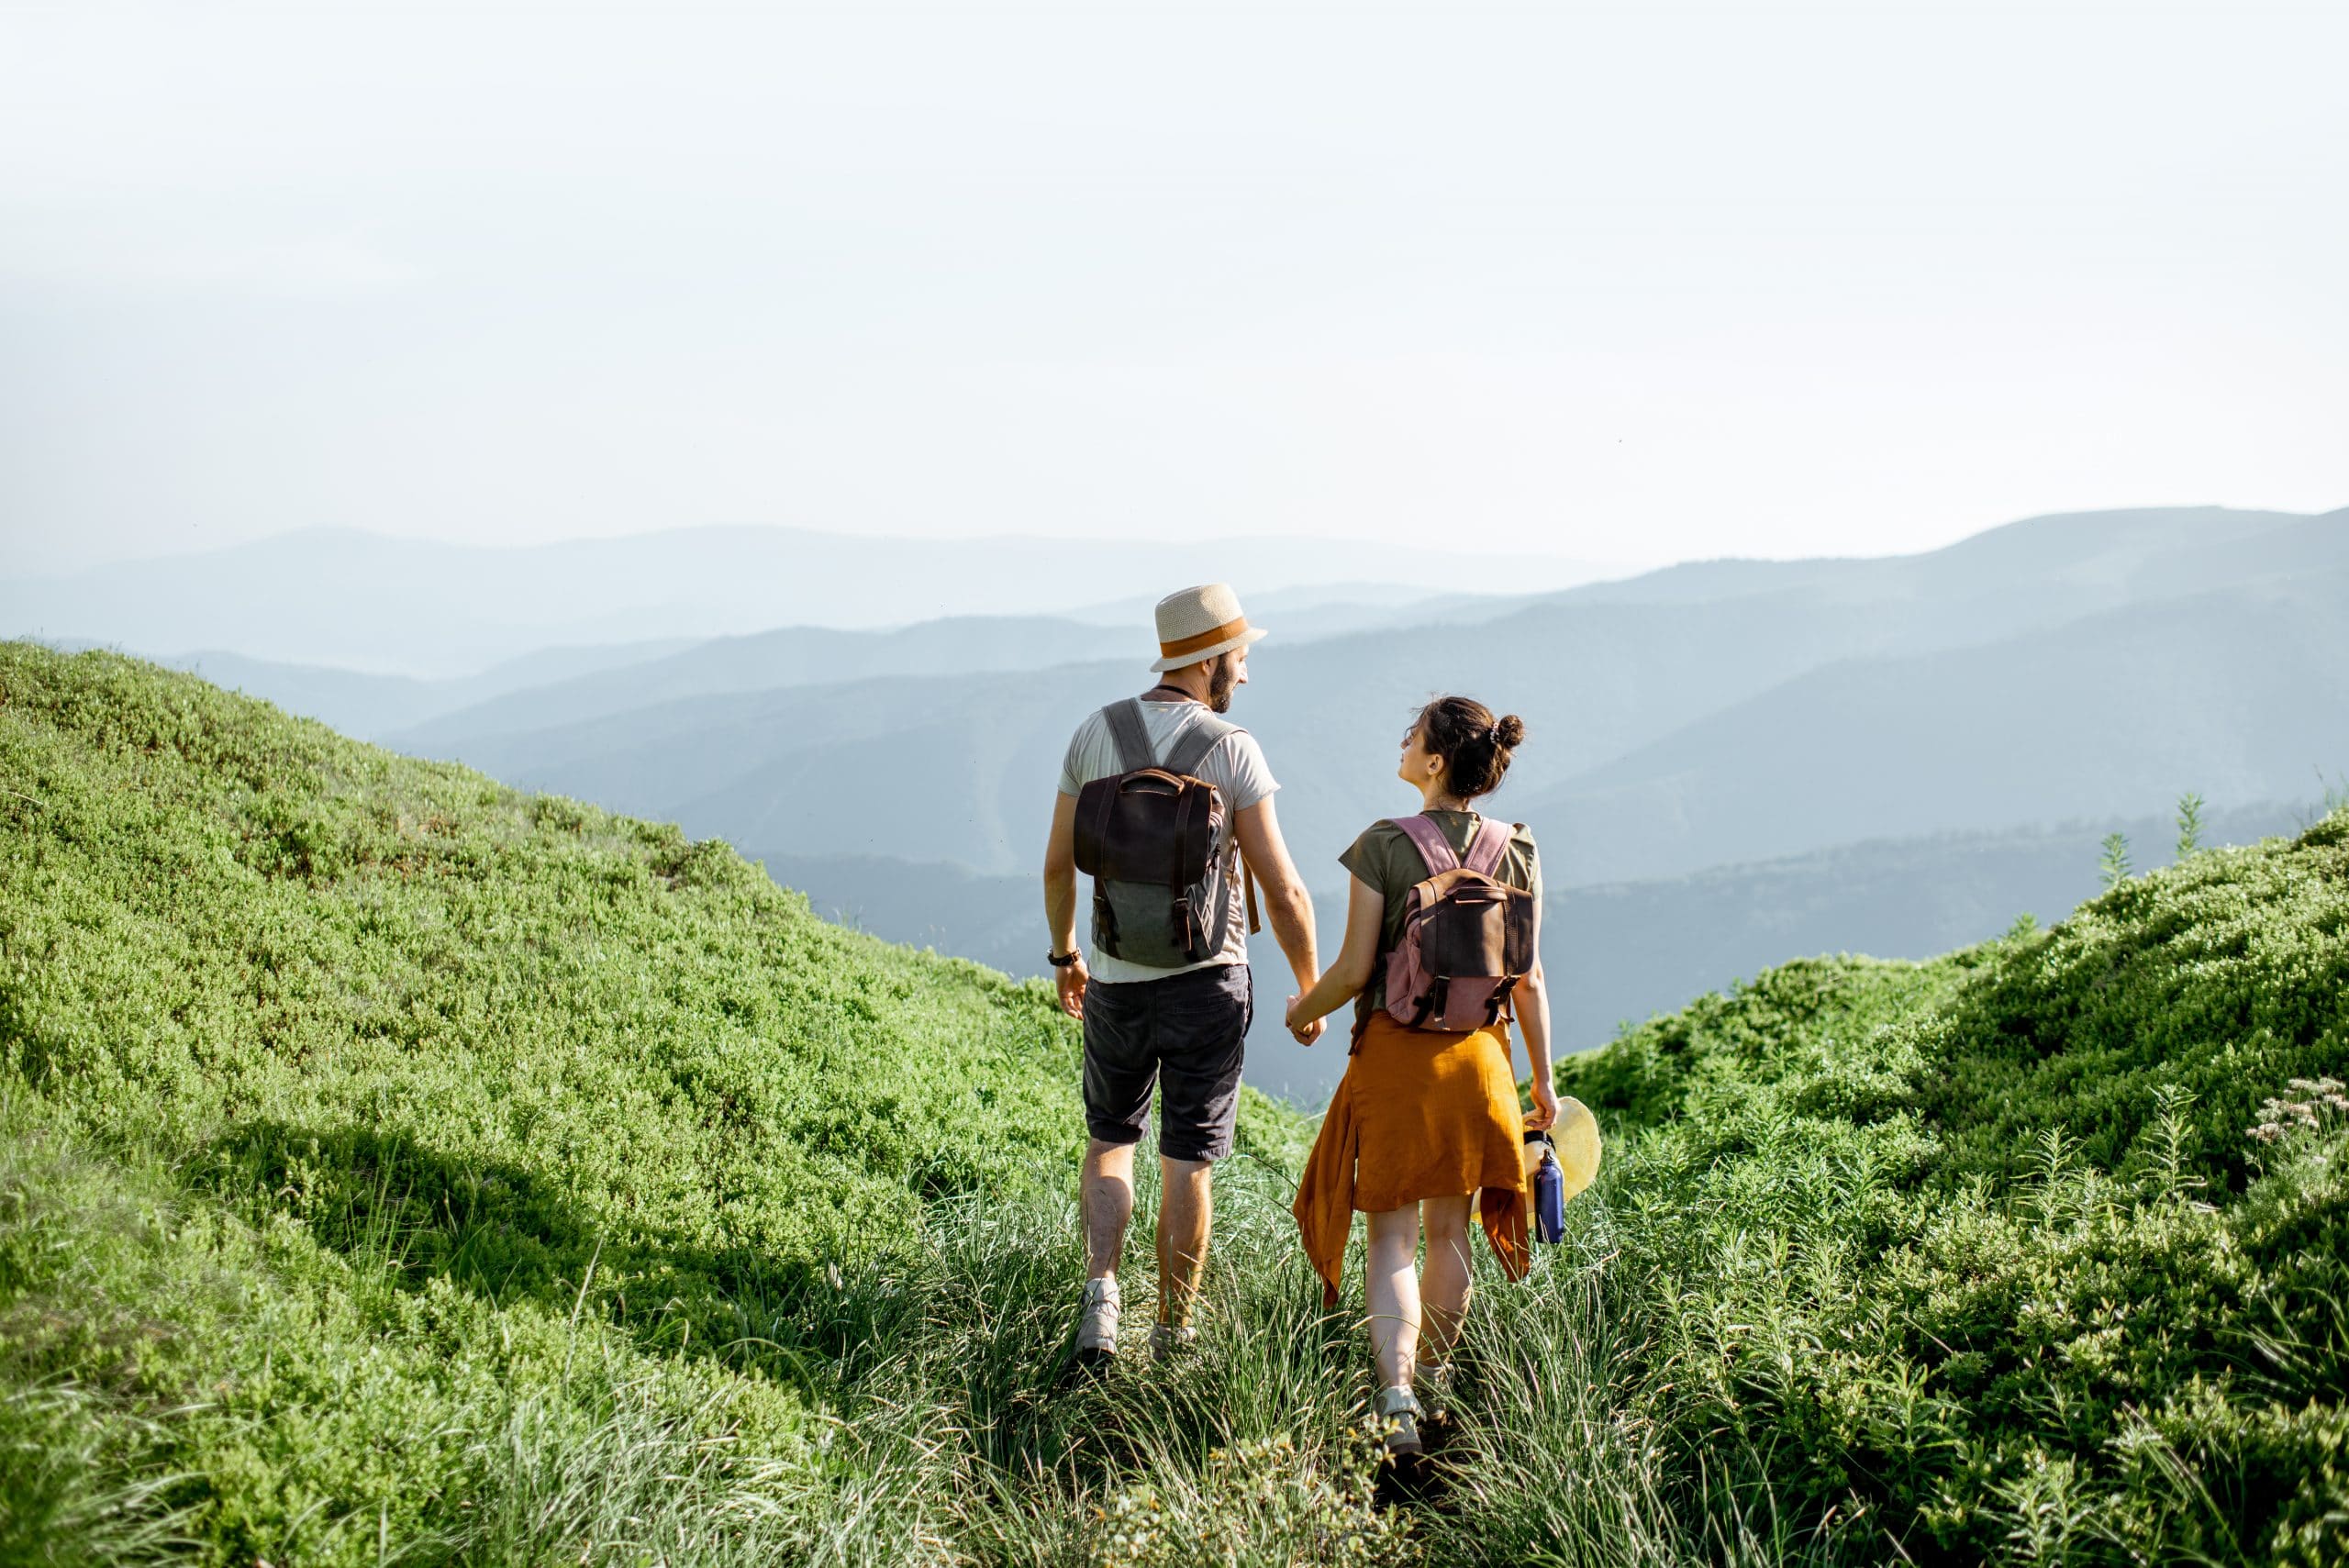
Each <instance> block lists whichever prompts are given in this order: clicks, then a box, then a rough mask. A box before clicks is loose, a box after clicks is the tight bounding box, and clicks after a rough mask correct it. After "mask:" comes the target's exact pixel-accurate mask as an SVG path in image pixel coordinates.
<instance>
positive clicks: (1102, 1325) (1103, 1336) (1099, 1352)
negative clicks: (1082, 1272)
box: [1076, 1279, 1118, 1366]
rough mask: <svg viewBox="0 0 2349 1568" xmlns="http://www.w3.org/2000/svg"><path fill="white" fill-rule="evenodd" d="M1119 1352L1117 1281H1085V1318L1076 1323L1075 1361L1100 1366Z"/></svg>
mask: <svg viewBox="0 0 2349 1568" xmlns="http://www.w3.org/2000/svg"><path fill="white" fill-rule="evenodd" d="M1117 1353H1118V1282H1117V1281H1116V1280H1114V1279H1089V1280H1086V1281H1085V1316H1084V1317H1082V1318H1078V1319H1077V1324H1076V1359H1077V1360H1078V1361H1079V1362H1083V1363H1084V1364H1085V1365H1086V1366H1099V1365H1100V1364H1102V1363H1103V1362H1107V1361H1108V1360H1109V1358H1110V1357H1112V1356H1114V1355H1116V1354H1117Z"/></svg>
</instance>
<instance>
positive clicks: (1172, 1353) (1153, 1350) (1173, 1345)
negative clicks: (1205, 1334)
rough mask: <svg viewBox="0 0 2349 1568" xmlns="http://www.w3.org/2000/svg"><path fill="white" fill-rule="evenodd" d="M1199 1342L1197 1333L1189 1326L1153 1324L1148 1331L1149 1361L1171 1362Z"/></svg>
mask: <svg viewBox="0 0 2349 1568" xmlns="http://www.w3.org/2000/svg"><path fill="white" fill-rule="evenodd" d="M1198 1342H1199V1331H1198V1330H1197V1329H1194V1328H1192V1327H1191V1326H1190V1325H1189V1324H1187V1323H1186V1324H1185V1325H1183V1326H1182V1327H1181V1328H1179V1329H1178V1328H1176V1327H1175V1325H1174V1324H1172V1323H1153V1324H1152V1325H1151V1329H1150V1359H1151V1360H1152V1361H1156V1362H1171V1361H1173V1360H1174V1359H1175V1357H1176V1356H1179V1355H1181V1354H1182V1353H1183V1352H1184V1351H1187V1350H1189V1349H1190V1348H1191V1347H1192V1346H1193V1345H1196V1344H1197V1343H1198Z"/></svg>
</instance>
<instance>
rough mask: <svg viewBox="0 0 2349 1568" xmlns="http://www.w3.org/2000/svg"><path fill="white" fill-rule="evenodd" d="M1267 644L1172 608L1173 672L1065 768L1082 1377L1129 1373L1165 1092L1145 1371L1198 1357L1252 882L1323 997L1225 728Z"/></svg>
mask: <svg viewBox="0 0 2349 1568" xmlns="http://www.w3.org/2000/svg"><path fill="white" fill-rule="evenodd" d="M1263 636H1264V633H1263V632H1262V631H1259V630H1256V629H1253V628H1251V627H1250V626H1249V625H1248V620H1247V617H1245V616H1244V615H1242V614H1241V609H1240V600H1239V597H1238V595H1234V594H1233V593H1232V591H1231V589H1230V587H1228V586H1227V585H1225V584H1221V583H1214V584H1207V585H1206V586H1203V587H1197V588H1186V589H1184V590H1183V591H1181V592H1180V593H1176V594H1170V595H1167V596H1166V597H1165V598H1163V599H1162V600H1160V601H1159V605H1158V646H1159V653H1160V655H1161V657H1160V658H1159V660H1158V662H1156V663H1154V664H1152V666H1151V668H1152V670H1153V671H1155V672H1157V673H1158V676H1159V681H1158V684H1157V685H1155V686H1153V687H1152V689H1151V690H1149V691H1147V692H1144V693H1143V694H1142V695H1141V696H1140V697H1139V698H1132V699H1127V700H1124V701H1120V702H1117V703H1112V704H1111V705H1110V706H1108V707H1106V708H1103V709H1102V710H1100V711H1099V712H1097V713H1095V714H1093V715H1091V716H1089V717H1087V718H1086V719H1085V722H1084V723H1082V724H1080V725H1078V726H1077V728H1076V734H1075V735H1074V738H1072V739H1071V740H1070V741H1069V746H1068V756H1067V758H1066V760H1065V761H1064V762H1063V763H1062V766H1061V780H1060V796H1059V799H1058V801H1057V802H1056V803H1055V805H1054V806H1053V810H1052V840H1051V842H1050V843H1049V844H1048V845H1047V846H1046V848H1045V851H1044V917H1045V919H1046V922H1047V923H1048V924H1049V925H1050V927H1051V929H1052V954H1051V958H1052V967H1053V971H1054V977H1055V979H1056V981H1057V983H1058V985H1059V989H1060V1001H1061V1006H1063V1008H1065V1009H1066V1010H1067V1011H1068V1013H1069V1014H1070V1015H1071V1016H1072V1017H1074V1018H1082V1019H1084V1020H1085V1131H1086V1133H1087V1134H1088V1140H1087V1142H1086V1144H1085V1173H1084V1179H1083V1186H1082V1204H1083V1207H1084V1213H1085V1299H1084V1308H1083V1313H1084V1315H1083V1318H1082V1320H1081V1321H1080V1322H1079V1324H1078V1327H1077V1335H1076V1353H1077V1357H1078V1359H1079V1360H1080V1361H1081V1362H1084V1363H1085V1364H1087V1365H1098V1364H1100V1363H1102V1362H1106V1361H1108V1359H1109V1358H1110V1357H1112V1356H1114V1355H1116V1354H1117V1353H1118V1308H1119V1298H1118V1262H1119V1257H1120V1255H1121V1254H1122V1252H1123V1251H1124V1248H1125V1240H1126V1227H1127V1224H1128V1222H1129V1221H1130V1219H1131V1218H1132V1217H1133V1207H1134V1184H1133V1168H1134V1145H1135V1144H1136V1143H1137V1142H1139V1141H1140V1140H1141V1129H1142V1123H1143V1122H1144V1121H1145V1120H1147V1119H1148V1118H1149V1116H1150V1105H1151V1095H1152V1088H1153V1086H1154V1087H1155V1088H1156V1089H1157V1092H1158V1153H1159V1165H1160V1170H1161V1172H1162V1173H1163V1188H1162V1196H1161V1199H1160V1203H1159V1215H1158V1322H1157V1325H1156V1327H1154V1328H1153V1329H1152V1330H1151V1334H1150V1348H1151V1353H1152V1355H1153V1356H1156V1357H1158V1358H1161V1359H1163V1358H1164V1357H1166V1356H1168V1355H1170V1354H1172V1353H1174V1352H1175V1350H1176V1349H1177V1348H1178V1347H1181V1346H1184V1345H1187V1344H1189V1343H1190V1342H1191V1341H1193V1340H1196V1339H1197V1337H1198V1330H1197V1329H1194V1328H1193V1327H1192V1326H1191V1307H1192V1303H1193V1301H1194V1300H1195V1299H1196V1297H1197V1294H1198V1288H1199V1276H1200V1274H1201V1273H1202V1271H1203V1270H1204V1268H1205V1266H1206V1263H1207V1255H1208V1226H1209V1220H1210V1215H1211V1208H1212V1196H1211V1195H1212V1182H1213V1176H1214V1169H1215V1162H1217V1161H1218V1160H1219V1159H1221V1158H1222V1157H1223V1156H1224V1155H1226V1154H1228V1153H1230V1151H1231V1129H1232V1120H1233V1117H1234V1115H1235V1113H1236V1112H1237V1110H1238V1108H1239V1100H1240V1069H1241V1057H1242V1055H1243V1053H1244V1051H1245V1048H1246V1040H1247V1034H1248V1024H1249V1020H1250V1018H1252V1015H1253V1012H1254V1007H1253V1003H1252V991H1251V989H1250V983H1249V974H1248V926H1249V916H1250V914H1252V904H1253V899H1252V897H1243V894H1242V884H1243V882H1245V881H1246V880H1248V879H1249V878H1252V880H1253V881H1254V883H1256V884H1259V885H1261V886H1262V888H1263V890H1264V899H1265V908H1266V912H1267V914H1268V915H1269V917H1270V918H1271V920H1272V925H1273V934H1274V936H1275V938H1276V939H1277V940H1279V942H1280V945H1281V951H1282V952H1283V953H1285V954H1286V955H1287V958H1288V962H1289V967H1290V969H1291V970H1292V971H1293V972H1294V973H1295V974H1296V977H1297V989H1298V991H1299V993H1300V994H1301V993H1303V992H1305V991H1307V990H1309V989H1311V987H1312V985H1313V984H1314V982H1315V981H1316V980H1317V979H1319V971H1318V969H1317V967H1316V964H1315V959H1314V951H1313V904H1312V901H1311V900H1310V899H1309V898H1308V897H1307V896H1306V893H1305V888H1304V884H1302V883H1300V882H1299V881H1298V880H1297V868H1296V866H1295V865H1294V864H1292V863H1291V862H1290V861H1289V858H1288V851H1287V849H1286V847H1285V846H1284V845H1283V844H1282V842H1281V832H1280V827H1279V825H1278V823H1277V822H1276V821H1275V819H1274V817H1273V792H1274V791H1275V789H1277V788H1278V787H1279V785H1278V784H1275V782H1274V780H1273V774H1272V770H1271V769H1270V768H1269V767H1267V766H1266V765H1265V762H1264V749H1263V748H1262V747H1260V746H1258V745H1257V744H1256V739H1255V737H1254V736H1252V735H1250V734H1249V733H1248V732H1247V731H1246V730H1244V729H1241V728H1239V727H1238V726H1236V725H1233V724H1231V723H1230V722H1229V721H1227V720H1225V719H1223V718H1221V717H1219V715H1221V714H1222V713H1224V712H1225V711H1227V710H1228V709H1229V708H1230V706H1231V695H1232V693H1233V692H1234V691H1235V690H1236V689H1237V688H1239V687H1240V686H1241V685H1244V684H1246V683H1247V680H1248V649H1249V646H1250V645H1251V644H1252V643H1253V642H1255V641H1256V640H1257V639H1259V638H1261V637H1263ZM1236 862H1244V868H1245V872H1244V874H1243V871H1242V866H1241V863H1236ZM1080 869H1082V870H1084V871H1085V872H1086V873H1089V874H1091V876H1092V877H1093V885H1094V898H1093V908H1092V921H1091V936H1092V940H1091V941H1090V943H1089V944H1088V946H1087V948H1082V949H1081V948H1080V947H1079V946H1078V944H1077V935H1076V877H1077V873H1078V871H1079V870H1080ZM1316 1031H1317V1032H1318V1026H1316ZM1301 1038H1306V1039H1308V1040H1309V1039H1310V1036H1309V1035H1308V1036H1304V1037H1301Z"/></svg>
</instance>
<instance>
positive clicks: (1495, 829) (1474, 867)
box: [1461, 817, 1517, 876]
mask: <svg viewBox="0 0 2349 1568" xmlns="http://www.w3.org/2000/svg"><path fill="white" fill-rule="evenodd" d="M1516 837H1517V824H1516V823H1514V822H1497V821H1495V820H1494V819H1493V818H1492V817H1486V818H1484V819H1483V820H1482V821H1480V822H1479V823H1477V824H1476V836H1475V838H1474V839H1471V840H1469V841H1468V854H1467V857H1466V858H1465V859H1464V860H1463V861H1462V862H1461V863H1462V864H1463V865H1465V866H1466V867H1467V868H1468V869H1469V870H1470V871H1473V872H1475V873H1476V874H1477V875H1478V876H1493V875H1495V874H1497V873H1498V872H1499V871H1500V867H1501V857H1502V856H1503V855H1506V854H1508V846H1509V842H1510V840H1514V839H1515V838H1516Z"/></svg>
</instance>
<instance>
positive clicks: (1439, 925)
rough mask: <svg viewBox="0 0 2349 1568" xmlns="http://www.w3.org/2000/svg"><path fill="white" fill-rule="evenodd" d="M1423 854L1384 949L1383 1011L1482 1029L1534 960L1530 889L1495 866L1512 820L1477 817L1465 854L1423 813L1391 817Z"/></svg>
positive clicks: (1536, 914) (1410, 1022)
mask: <svg viewBox="0 0 2349 1568" xmlns="http://www.w3.org/2000/svg"><path fill="white" fill-rule="evenodd" d="M1395 826H1397V828H1401V829H1403V831H1404V832H1405V833H1407V834H1408V835H1409V836H1410V840H1411V842H1412V843H1413V844H1415V845H1417V846H1418V847H1419V858H1420V859H1421V860H1423V861H1425V862H1427V868H1428V878H1427V880H1426V881H1425V882H1422V883H1420V884H1418V885H1417V886H1415V887H1413V888H1412V889H1411V891H1410V893H1409V895H1408V897H1409V900H1410V906H1409V910H1408V913H1407V914H1405V915H1404V917H1403V934H1402V936H1401V937H1400V938H1399V939H1397V941H1396V943H1395V947H1394V950H1393V951H1390V952H1389V953H1388V954H1387V955H1386V1011H1387V1012H1388V1013H1389V1014H1390V1015H1392V1016H1393V1018H1395V1021H1396V1022H1397V1023H1399V1024H1402V1025H1405V1026H1406V1027H1408V1028H1410V1029H1443V1030H1446V1031H1453V1032H1456V1031H1459V1030H1463V1029H1485V1028H1486V1027H1488V1026H1490V1025H1493V1024H1497V1023H1498V1022H1500V1021H1501V1019H1502V1018H1506V1017H1508V1004H1509V992H1510V988H1511V987H1513V986H1514V985H1516V984H1517V983H1518V981H1519V980H1520V979H1522V978H1523V977H1524V975H1525V973H1526V972H1527V971H1528V970H1530V969H1531V968H1532V967H1533V939H1534V930H1535V923H1536V922H1537V921H1538V920H1539V919H1540V917H1541V912H1540V910H1539V909H1537V908H1536V907H1535V906H1534V903H1533V895H1531V893H1528V892H1526V891H1525V890H1524V889H1523V888H1521V887H1510V886H1508V884H1505V883H1502V882H1500V881H1498V880H1497V879H1496V878H1495V876H1494V874H1493V873H1495V872H1496V871H1497V870H1498V869H1499V867H1500V863H1501V856H1502V855H1504V854H1506V853H1507V852H1508V845H1509V840H1511V839H1514V838H1515V837H1516V836H1517V828H1516V827H1515V825H1514V824H1511V823H1508V822H1496V821H1494V820H1492V819H1491V818H1490V817H1486V818H1485V819H1484V820H1483V821H1481V822H1479V823H1478V824H1477V827H1476V836H1475V839H1474V840H1471V841H1470V842H1469V845H1468V855H1467V858H1466V860H1462V859H1461V857H1459V856H1457V855H1455V854H1453V852H1452V846H1451V844H1449V843H1447V842H1446V841H1445V840H1444V837H1443V829H1442V828H1438V827H1437V826H1436V825H1435V822H1434V819H1433V818H1431V817H1426V816H1419V817H1396V818H1395Z"/></svg>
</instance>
